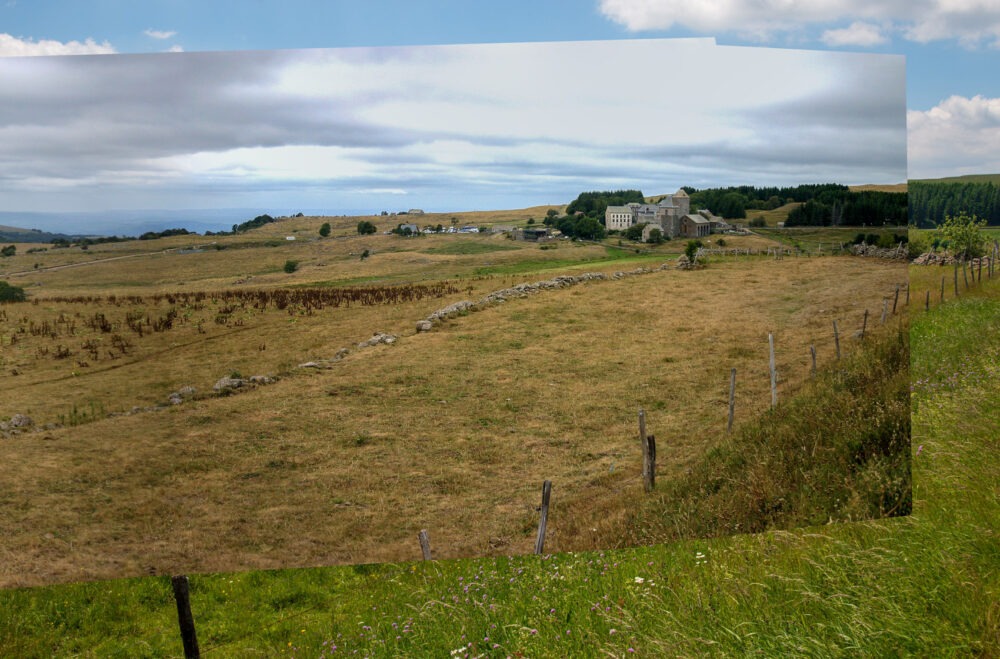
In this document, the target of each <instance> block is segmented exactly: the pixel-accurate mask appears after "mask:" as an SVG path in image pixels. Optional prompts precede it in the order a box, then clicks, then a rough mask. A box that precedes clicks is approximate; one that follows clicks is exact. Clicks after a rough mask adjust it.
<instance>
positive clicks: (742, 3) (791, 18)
mask: <svg viewBox="0 0 1000 659" xmlns="http://www.w3.org/2000/svg"><path fill="white" fill-rule="evenodd" d="M600 11H601V13H602V14H603V15H604V16H605V17H607V18H609V19H610V20H612V21H614V22H616V23H619V24H621V25H623V26H625V28H626V29H628V30H630V31H633V32H641V31H647V30H667V29H670V28H672V27H675V26H676V27H684V28H688V29H690V30H694V31H696V32H700V33H703V34H718V33H723V32H730V33H736V34H739V35H740V36H742V37H744V38H748V39H753V40H756V41H759V42H767V41H769V40H770V39H773V38H775V37H776V36H778V35H794V34H795V33H797V32H800V31H801V30H802V29H803V27H804V26H823V27H827V28H828V29H827V31H826V32H825V33H824V36H823V40H824V42H827V43H828V44H829V45H842V46H871V45H877V44H880V43H884V40H885V39H886V36H885V33H886V31H893V32H898V33H899V34H901V35H902V36H903V37H904V38H905V39H908V40H910V41H915V42H918V43H928V42H931V41H941V40H957V41H958V42H960V43H961V44H962V45H964V46H967V47H976V46H980V45H984V44H985V45H987V46H989V47H993V48H997V47H1000V3H997V2H987V1H983V0H980V1H976V0H888V1H887V2H869V1H868V0H824V1H823V2H816V1H815V0H703V1H701V2H696V3H690V2H686V1H685V0H601V2H600ZM847 22H850V25H848V26H845V27H843V28H839V29H835V28H830V27H828V25H829V24H831V23H841V24H843V23H847ZM883 25H884V26H886V27H882V26H883Z"/></svg>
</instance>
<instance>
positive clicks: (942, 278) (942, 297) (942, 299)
mask: <svg viewBox="0 0 1000 659" xmlns="http://www.w3.org/2000/svg"><path fill="white" fill-rule="evenodd" d="M941 304H944V275H941Z"/></svg>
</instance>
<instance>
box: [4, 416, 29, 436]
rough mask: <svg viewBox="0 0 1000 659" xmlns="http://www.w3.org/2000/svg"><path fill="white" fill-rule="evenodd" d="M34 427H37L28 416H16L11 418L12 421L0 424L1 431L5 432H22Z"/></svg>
mask: <svg viewBox="0 0 1000 659" xmlns="http://www.w3.org/2000/svg"><path fill="white" fill-rule="evenodd" d="M33 425H35V422H34V421H33V420H32V419H31V417H30V416H28V415H26V414H15V415H14V416H12V417H10V421H3V422H0V431H4V432H6V431H8V430H14V431H21V430H26V429H28V428H30V427H31V426H33Z"/></svg>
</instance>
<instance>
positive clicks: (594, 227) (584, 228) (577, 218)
mask: <svg viewBox="0 0 1000 659" xmlns="http://www.w3.org/2000/svg"><path fill="white" fill-rule="evenodd" d="M542 222H543V223H544V224H545V226H548V227H552V228H553V229H558V230H559V232H560V233H562V234H563V235H564V236H567V237H569V238H573V239H579V240H603V239H604V238H605V237H607V235H608V231H607V229H605V228H604V217H603V215H602V216H601V218H600V219H598V218H596V217H590V216H588V215H576V214H575V213H571V214H568V215H564V216H563V217H557V216H555V215H549V216H548V217H546V218H545V219H544V220H542Z"/></svg>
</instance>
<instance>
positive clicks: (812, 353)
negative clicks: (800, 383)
mask: <svg viewBox="0 0 1000 659" xmlns="http://www.w3.org/2000/svg"><path fill="white" fill-rule="evenodd" d="M809 354H810V355H811V356H812V371H810V375H812V377H816V346H809Z"/></svg>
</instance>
